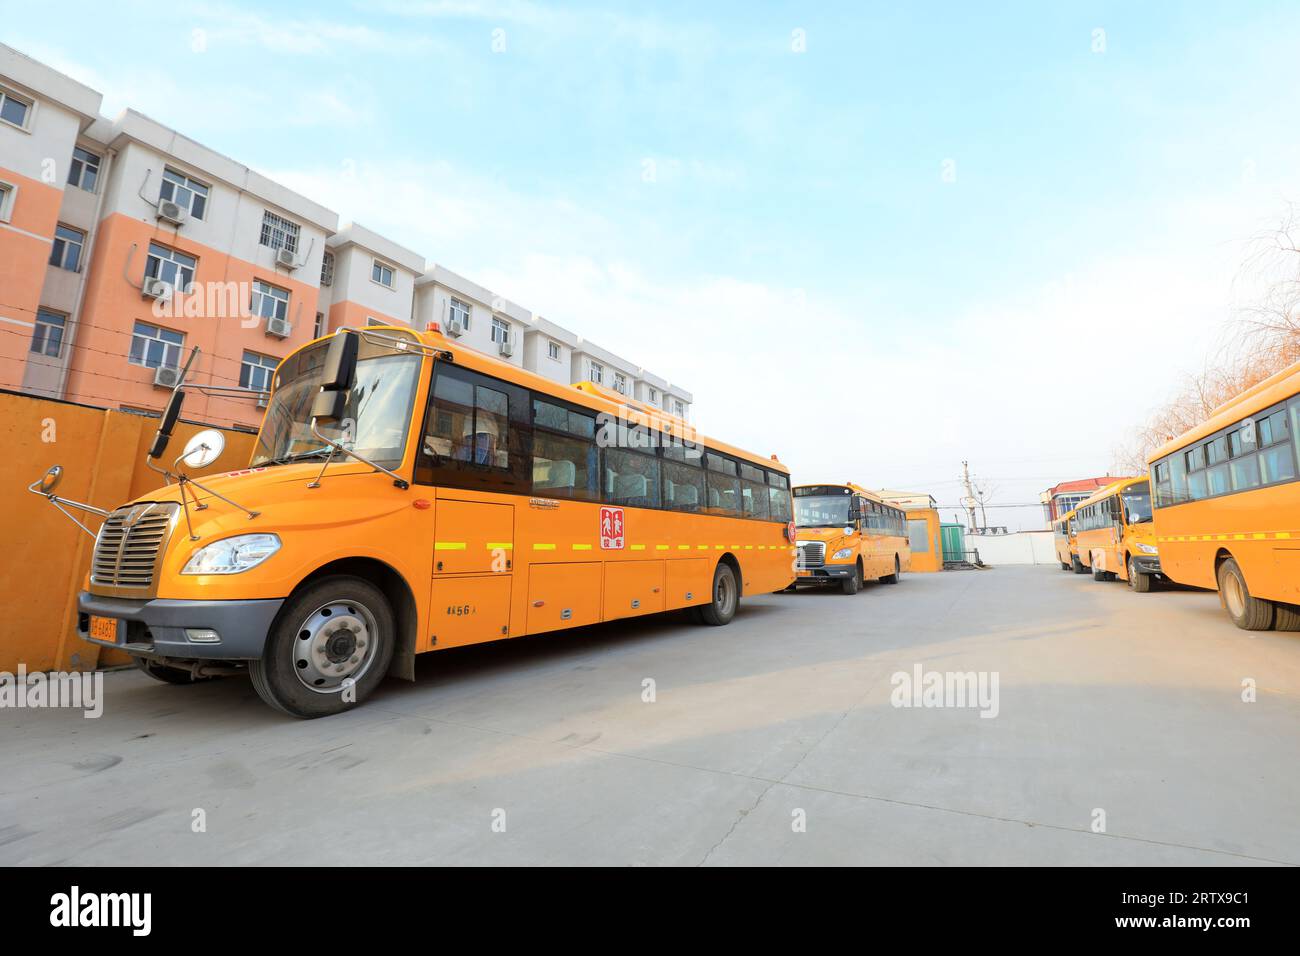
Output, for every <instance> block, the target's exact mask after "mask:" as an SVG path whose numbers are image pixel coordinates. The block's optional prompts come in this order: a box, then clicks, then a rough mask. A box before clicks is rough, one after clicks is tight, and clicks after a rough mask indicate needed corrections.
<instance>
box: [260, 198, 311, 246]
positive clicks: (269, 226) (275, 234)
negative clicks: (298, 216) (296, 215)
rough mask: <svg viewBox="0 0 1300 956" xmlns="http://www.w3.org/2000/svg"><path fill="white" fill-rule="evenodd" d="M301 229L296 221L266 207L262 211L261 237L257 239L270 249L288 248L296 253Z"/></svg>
mask: <svg viewBox="0 0 1300 956" xmlns="http://www.w3.org/2000/svg"><path fill="white" fill-rule="evenodd" d="M301 231H302V227H300V226H299V225H298V224H297V223H296V222H290V221H289V220H288V219H285V218H284V217H283V216H277V215H276V214H275V213H273V212H271V210H269V209H268V210H266V211H265V212H263V213H262V238H261V239H260V240H258V241H259V242H260V243H261V244H262V245H264V246H270V247H271V248H272V249H288V250H289V251H290V252H292V253H294V254H295V255H296V254H297V252H298V235H299V233H300V232H301Z"/></svg>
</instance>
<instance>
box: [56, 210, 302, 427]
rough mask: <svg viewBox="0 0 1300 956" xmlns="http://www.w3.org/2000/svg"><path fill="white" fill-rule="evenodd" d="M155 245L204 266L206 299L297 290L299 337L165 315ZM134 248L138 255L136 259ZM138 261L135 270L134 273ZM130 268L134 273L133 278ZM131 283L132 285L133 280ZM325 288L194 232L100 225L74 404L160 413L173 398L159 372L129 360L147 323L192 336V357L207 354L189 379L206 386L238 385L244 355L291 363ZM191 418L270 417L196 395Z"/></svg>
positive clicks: (199, 272) (241, 420) (235, 322)
mask: <svg viewBox="0 0 1300 956" xmlns="http://www.w3.org/2000/svg"><path fill="white" fill-rule="evenodd" d="M150 241H156V242H159V243H161V244H163V245H167V246H170V247H172V248H174V249H177V250H179V251H181V252H184V253H186V254H187V255H191V256H194V257H195V258H196V259H197V260H198V266H197V267H196V269H195V276H194V278H195V282H196V283H197V285H198V292H199V294H200V295H204V294H205V289H204V283H208V282H234V283H245V284H246V286H247V287H248V288H251V285H252V282H253V280H254V279H261V280H263V281H265V282H268V283H270V284H271V285H276V286H279V287H281V288H284V289H288V290H289V312H288V315H289V319H290V320H291V321H292V322H293V332H292V334H291V335H290V336H289V338H287V339H279V338H275V337H274V336H269V335H267V334H266V332H265V331H264V330H263V328H262V323H261V321H259V322H258V323H257V324H256V325H253V326H252V327H251V328H245V327H244V324H245V323H249V324H251V322H252V320H251V318H250V317H242V316H239V315H235V316H229V317H224V318H222V317H215V316H212V317H209V316H207V315H203V316H199V317H186V316H182V315H176V316H170V317H161V318H160V317H155V316H154V314H153V304H154V303H153V300H151V299H146V298H144V297H143V296H142V295H141V294H140V290H139V283H140V282H141V281H142V279H143V276H144V268H145V259H146V257H147V256H148V252H149V243H150ZM132 245H134V246H135V251H134V252H132V251H131V249H132ZM128 261H129V267H128ZM124 270H128V271H127V273H126V274H125V275H124ZM128 276H129V281H128ZM319 292H320V290H319V289H318V288H317V287H316V286H314V285H309V284H308V283H305V282H302V281H298V280H296V279H294V278H293V277H292V276H289V275H286V274H285V273H283V272H281V271H278V270H275V269H271V268H268V267H263V266H259V265H255V264H253V263H251V262H246V261H244V260H242V259H237V258H235V257H234V256H230V255H227V254H225V253H222V252H220V251H218V250H216V249H212V248H210V247H208V246H204V245H200V244H199V243H196V242H192V241H190V240H189V239H187V238H186V237H185V234H184V229H183V228H182V229H179V230H177V229H172V228H164V227H163V226H162V225H161V224H152V223H148V222H141V221H140V220H138V219H134V218H131V217H129V216H125V215H122V214H120V213H114V214H113V215H110V216H108V217H107V218H105V219H104V221H103V222H102V223H101V224H100V230H99V234H98V237H97V238H96V248H95V256H94V262H93V263H92V265H91V270H90V274H89V276H88V277H87V286H86V299H85V306H84V307H83V310H82V312H83V314H82V323H81V327H80V328H79V329H78V332H77V342H76V345H77V348H76V350H75V354H74V358H73V365H72V371H71V374H70V375H69V378H68V391H67V396H66V397H67V398H68V400H69V401H78V402H85V403H87V404H91V405H104V404H109V405H113V406H116V405H119V404H120V405H127V406H132V407H137V408H147V409H153V410H157V409H160V408H162V406H163V405H164V404H165V403H166V400H167V395H168V393H167V391H165V390H164V389H161V388H157V387H155V386H154V385H153V375H154V371H153V369H149V368H144V367H142V366H138V365H131V364H130V363H129V362H128V361H127V355H128V354H129V351H130V347H131V330H132V328H133V327H134V324H135V322H136V321H137V320H139V321H142V322H148V323H149V324H150V325H156V326H160V327H162V328H165V329H170V330H172V331H176V332H183V333H184V334H185V354H186V355H188V352H189V349H190V348H191V347H192V346H195V345H197V346H198V347H199V349H200V354H199V356H198V358H197V359H196V360H195V363H194V366H193V367H192V368H191V370H190V375H189V378H188V381H191V382H195V383H199V384H215V385H227V386H237V385H238V384H239V372H240V361H241V359H242V357H243V353H244V350H245V349H247V350H249V351H252V352H257V353H260V354H262V355H269V356H273V357H274V358H276V359H280V358H283V357H284V356H285V355H288V354H289V353H290V352H292V351H293V350H294V349H296V348H298V347H299V346H301V345H304V344H306V343H307V342H309V341H311V339H312V333H313V326H314V324H315V319H316V303H317V300H318V298H319ZM236 300H237V303H238V306H239V308H240V309H241V310H243V311H246V310H247V308H248V302H247V296H246V294H245V290H244V289H242V288H241V291H240V292H239V293H237V295H236ZM186 414H187V415H189V416H194V417H196V418H202V419H204V420H206V421H211V422H214V423H216V424H224V425H230V424H240V425H250V426H256V425H257V424H258V423H259V422H260V421H261V418H262V410H261V409H259V408H257V406H256V405H255V403H254V402H253V401H251V400H249V399H243V398H217V397H209V396H204V395H200V394H198V393H191V394H190V396H189V398H188V399H187V400H186Z"/></svg>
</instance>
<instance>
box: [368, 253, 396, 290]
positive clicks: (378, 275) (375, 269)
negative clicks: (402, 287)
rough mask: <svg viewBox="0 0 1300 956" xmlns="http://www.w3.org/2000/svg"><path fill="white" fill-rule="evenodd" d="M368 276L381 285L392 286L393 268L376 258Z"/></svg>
mask: <svg viewBox="0 0 1300 956" xmlns="http://www.w3.org/2000/svg"><path fill="white" fill-rule="evenodd" d="M370 278H371V279H372V280H373V281H375V282H378V283H379V284H380V285H382V286H387V287H388V288H390V289H391V288H392V287H393V270H392V267H391V266H386V265H384V264H383V263H382V262H380V261H379V260H378V259H376V260H375V261H374V264H373V265H372V266H371V267H370Z"/></svg>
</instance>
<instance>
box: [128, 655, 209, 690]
mask: <svg viewBox="0 0 1300 956" xmlns="http://www.w3.org/2000/svg"><path fill="white" fill-rule="evenodd" d="M131 660H133V661H135V666H136V667H138V668H140V670H142V671H144V672H145V673H146V674H148V675H149V676H150V677H152V678H153V679H154V680H160V681H162V682H163V683H164V684H201V683H203V682H204V681H209V680H213V678H211V677H195V676H194V672H193V671H188V670H185V669H184V668H181V667H168V666H166V665H165V664H158V663H155V662H154V661H151V660H150V659H149V658H147V657H132V658H131Z"/></svg>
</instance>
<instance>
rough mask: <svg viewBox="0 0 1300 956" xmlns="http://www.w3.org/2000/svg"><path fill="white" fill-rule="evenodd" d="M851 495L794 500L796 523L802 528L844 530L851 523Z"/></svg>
mask: <svg viewBox="0 0 1300 956" xmlns="http://www.w3.org/2000/svg"><path fill="white" fill-rule="evenodd" d="M851 500H852V499H851V496H849V495H810V496H808V497H799V498H795V499H794V523H795V524H796V525H797V526H799V527H800V528H842V527H844V526H845V525H847V524H848V523H849V502H850V501H851Z"/></svg>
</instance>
